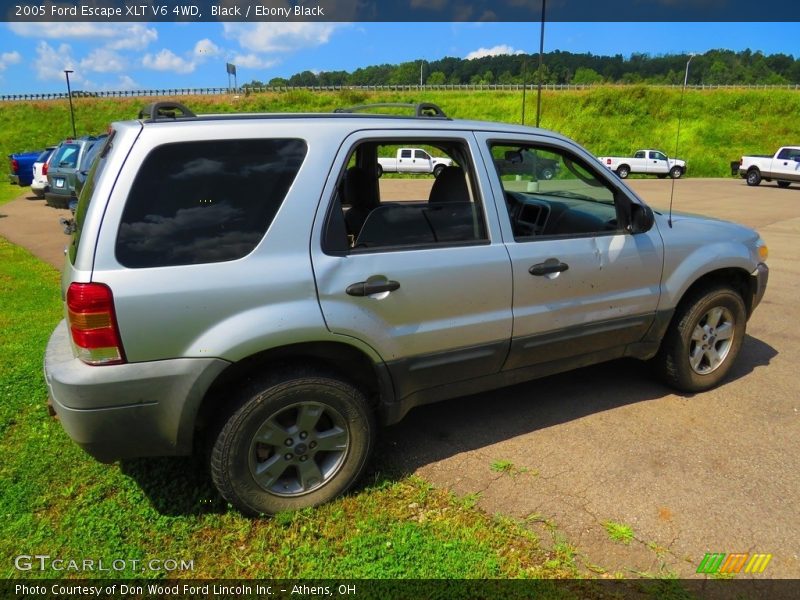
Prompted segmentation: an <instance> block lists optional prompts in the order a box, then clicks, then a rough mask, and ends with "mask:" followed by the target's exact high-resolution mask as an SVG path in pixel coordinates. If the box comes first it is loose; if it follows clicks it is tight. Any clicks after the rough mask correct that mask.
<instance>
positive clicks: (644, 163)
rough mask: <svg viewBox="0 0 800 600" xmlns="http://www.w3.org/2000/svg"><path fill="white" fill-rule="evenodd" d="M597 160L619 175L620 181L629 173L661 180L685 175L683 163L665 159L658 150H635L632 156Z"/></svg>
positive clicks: (664, 155) (607, 157)
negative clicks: (653, 176)
mask: <svg viewBox="0 0 800 600" xmlns="http://www.w3.org/2000/svg"><path fill="white" fill-rule="evenodd" d="M598 160H599V161H600V162H602V163H603V164H604V165H605V166H606V168H608V169H611V170H612V171H614V172H615V173H616V174H617V175H619V178H620V179H625V178H626V177H627V176H628V175H630V174H631V173H641V174H644V175H657V176H658V177H659V178H662V179H663V178H664V177H666V176H667V175H669V176H670V177H672V178H673V179H679V178H680V177H681V176H683V174H684V173H686V162H685V161H683V160H680V159H679V158H667V155H666V154H664V153H663V152H661V151H660V150H637V151H636V152H635V153H634V155H633V156H602V157H600V158H598Z"/></svg>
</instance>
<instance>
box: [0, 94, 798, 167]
mask: <svg viewBox="0 0 800 600" xmlns="http://www.w3.org/2000/svg"><path fill="white" fill-rule="evenodd" d="M175 99H176V100H179V101H180V102H183V103H185V104H187V105H188V106H189V107H190V108H192V109H193V110H194V111H195V112H198V113H203V112H252V111H257V112H298V111H299V112H307V111H320V112H328V111H331V110H332V109H334V108H336V107H339V106H348V105H352V104H360V103H367V102H420V101H430V102H436V103H437V104H439V105H440V106H441V107H442V108H443V109H444V111H445V112H446V113H447V114H448V115H450V116H452V117H455V118H466V119H484V120H490V121H504V122H513V123H519V122H520V118H521V111H522V102H521V99H522V96H521V92H510V91H509V92H502V91H473V92H464V91H412V92H374V93H372V92H361V91H354V90H347V91H342V92H309V91H305V90H292V91H288V92H269V93H259V94H252V95H249V96H240V97H239V98H234V97H232V96H189V97H180V96H179V97H175ZM154 100H156V99H155V98H114V99H100V98H97V99H93V98H79V99H75V100H74V102H75V120H76V125H77V130H78V134H79V135H80V134H83V133H101V132H103V131H105V130H106V129H107V127H108V124H109V123H111V122H112V121H115V120H121V119H130V118H134V117H135V116H136V114H137V112H138V110H139V109H140V108H141V107H142V106H143V105H144V104H146V103H148V102H152V101H154ZM679 106H680V90H679V89H672V88H662V87H648V86H602V87H596V88H592V89H588V90H574V91H558V92H545V93H544V94H543V98H542V119H541V124H542V126H543V127H545V128H547V129H552V130H554V131H558V132H560V133H563V134H565V135H567V136H569V137H572V138H574V139H575V140H577V141H578V142H579V143H581V144H583V145H584V146H586V147H587V148H588V149H589V150H590V151H591V152H593V153H594V154H596V155H609V154H619V155H627V154H631V153H632V152H633V151H635V150H636V149H638V148H645V147H653V148H660V149H662V150H664V151H665V152H667V153H668V154H672V153H673V152H674V151H675V135H676V133H677V125H678V112H679ZM535 110H536V94H535V92H534V93H529V94H528V96H527V107H526V122H527V123H528V124H530V123H532V122H533V121H534V120H535ZM798 114H800V92H797V91H792V90H780V89H765V90H751V89H728V90H687V92H686V96H685V99H684V108H683V122H682V126H681V139H680V149H679V152H678V154H679V156H680V157H681V158H684V159H686V160H687V161H688V162H689V175H690V176H694V177H722V176H726V175H728V173H729V162H730V161H731V160H735V159H737V158H738V157H739V156H741V155H742V154H747V153H757V154H765V153H769V152H772V151H773V150H775V148H777V147H778V146H780V145H783V144H790V143H793V144H797V143H800V124H798V122H797V115H798ZM70 132H71V125H70V119H69V106H68V104H67V102H66V101H65V100H50V101H28V102H4V103H2V107H1V108H0V152H2V154H3V156H5V155H7V154H9V153H11V152H18V151H22V150H26V149H36V148H40V147H43V146H45V145H47V144H53V143H55V142H57V141H59V140H60V139H61V138H63V137H65V136H67V135H69V133H70Z"/></svg>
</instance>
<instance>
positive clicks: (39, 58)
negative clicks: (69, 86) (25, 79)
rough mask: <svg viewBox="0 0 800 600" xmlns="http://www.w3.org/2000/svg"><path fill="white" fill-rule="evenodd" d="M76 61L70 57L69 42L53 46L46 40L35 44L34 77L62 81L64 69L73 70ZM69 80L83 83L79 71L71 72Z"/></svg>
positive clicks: (83, 80)
mask: <svg viewBox="0 0 800 600" xmlns="http://www.w3.org/2000/svg"><path fill="white" fill-rule="evenodd" d="M76 65H77V62H76V61H75V59H74V58H72V48H71V47H70V45H69V44H59V45H58V48H53V47H52V46H51V45H50V44H48V43H47V42H39V43H38V44H37V45H36V60H35V61H34V68H35V69H36V77H37V78H38V79H41V80H43V81H54V80H60V81H64V80H65V79H64V70H65V69H70V70H73V71H74V70H75V67H76ZM69 79H70V82H74V83H79V84H84V83H85V79H84V77H83V76H82V75H81V74H80V73H77V72H76V73H71V74H70V78H69Z"/></svg>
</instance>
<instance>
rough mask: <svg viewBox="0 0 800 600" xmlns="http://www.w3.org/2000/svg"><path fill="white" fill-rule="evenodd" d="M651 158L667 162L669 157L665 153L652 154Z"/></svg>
mask: <svg viewBox="0 0 800 600" xmlns="http://www.w3.org/2000/svg"><path fill="white" fill-rule="evenodd" d="M650 156H652V157H653V160H667V157H666V155H665V154H664V153H663V152H652V153H651V154H650Z"/></svg>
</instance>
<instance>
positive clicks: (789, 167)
mask: <svg viewBox="0 0 800 600" xmlns="http://www.w3.org/2000/svg"><path fill="white" fill-rule="evenodd" d="M739 175H740V176H741V177H743V178H744V179H746V180H747V185H758V184H759V183H761V180H762V179H763V180H764V181H772V180H773V179H774V180H775V181H776V182H777V183H778V187H782V188H787V187H789V186H790V185H791V184H792V182H794V183H797V182H800V146H783V147H782V148H778V151H777V152H776V153H775V154H774V155H769V154H759V155H751V156H743V157H742V158H741V160H740V161H739Z"/></svg>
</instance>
